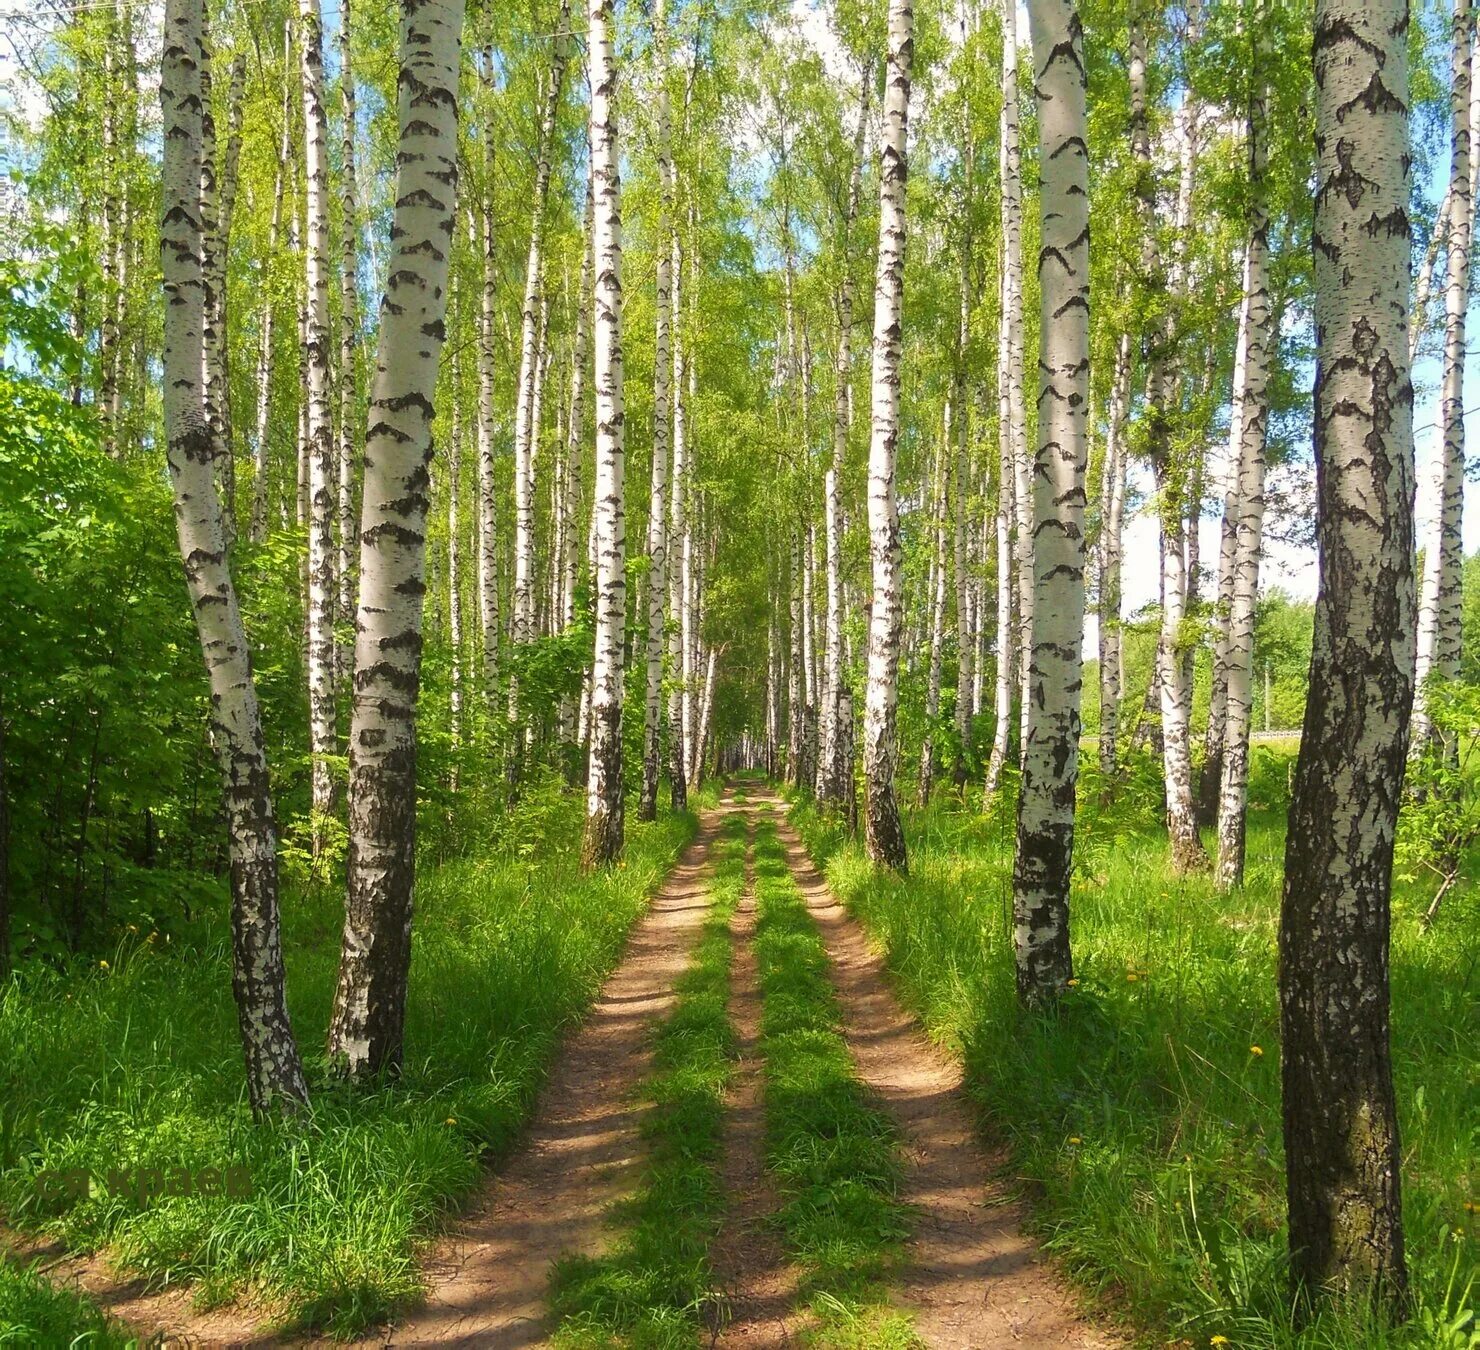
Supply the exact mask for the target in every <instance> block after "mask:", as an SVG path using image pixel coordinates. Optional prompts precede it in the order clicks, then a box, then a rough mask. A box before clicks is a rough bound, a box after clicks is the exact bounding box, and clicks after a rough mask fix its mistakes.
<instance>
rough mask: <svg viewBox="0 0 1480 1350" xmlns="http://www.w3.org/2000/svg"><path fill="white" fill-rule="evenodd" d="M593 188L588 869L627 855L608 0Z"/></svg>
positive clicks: (601, 5)
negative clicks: (593, 535) (592, 567)
mask: <svg viewBox="0 0 1480 1350" xmlns="http://www.w3.org/2000/svg"><path fill="white" fill-rule="evenodd" d="M587 12H588V15H589V18H590V40H589V45H588V51H589V53H590V55H589V60H590V64H591V178H592V181H593V183H594V191H595V193H596V215H595V218H594V220H593V222H592V226H593V239H592V247H593V249H594V252H595V257H596V286H595V308H594V315H595V318H594V330H595V336H596V504H595V521H596V656H595V661H594V663H593V665H592V668H591V758H590V767H589V770H588V773H587V780H586V833H585V838H584V840H583V841H582V844H581V861H582V864H583V866H585V867H587V868H592V867H599V866H601V865H603V864H605V863H609V862H613V861H615V860H616V859H617V858H618V857H619V856H620V855H621V852H622V846H623V806H624V803H623V797H622V644H623V638H624V630H625V627H626V619H627V581H626V576H625V567H626V559H627V526H626V506H625V467H626V466H625V460H624V444H623V441H624V437H623V409H622V206H621V190H622V189H621V179H620V175H619V165H620V158H619V154H618V149H617V113H616V99H617V67H616V55H615V50H614V47H615V33H614V31H613V30H614V28H615V21H614V17H613V0H589V7H588V11H587Z"/></svg>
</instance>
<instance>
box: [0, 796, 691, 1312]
mask: <svg viewBox="0 0 1480 1350" xmlns="http://www.w3.org/2000/svg"><path fill="white" fill-rule="evenodd" d="M580 818H581V803H580V801H579V800H578V798H576V797H575V796H568V797H563V798H558V799H553V798H552V800H551V801H550V802H549V804H548V807H547V809H546V811H545V812H544V817H543V821H542V828H541V830H540V833H541V835H542V842H541V844H540V846H539V848H538V851H537V856H536V857H533V858H526V857H522V856H515V857H509V856H500V857H492V858H484V859H479V860H471V861H463V862H456V863H450V864H447V865H445V866H443V867H440V868H437V869H435V870H429V871H426V872H424V874H423V876H422V878H421V880H420V882H419V884H418V887H417V917H416V937H415V944H414V956H413V966H412V972H411V999H410V1007H409V1011H408V1020H407V1032H406V1065H405V1071H404V1073H403V1075H402V1076H401V1078H400V1080H399V1081H398V1082H395V1083H393V1084H386V1085H383V1086H380V1087H377V1088H372V1089H370V1090H364V1089H360V1090H356V1089H352V1088H348V1087H345V1086H341V1085H336V1084H334V1083H333V1082H331V1081H330V1080H329V1079H328V1078H327V1076H326V1073H325V1066H324V1063H323V1054H322V1049H321V1045H322V1042H321V1039H320V1038H321V1037H322V1035H323V1030H324V1028H325V1026H326V1025H327V1021H328V1015H329V1008H330V1004H331V1001H332V998H333V991H334V980H335V972H336V967H337V962H338V954H339V933H340V926H341V922H342V920H341V913H342V911H341V904H342V901H341V897H340V895H339V893H338V892H337V890H336V889H334V888H328V887H326V888H322V889H321V890H319V891H317V892H312V893H295V894H290V895H289V896H288V897H287V898H286V900H285V905H284V910H285V913H284V927H285V944H284V945H285V950H286V953H287V961H288V989H289V999H290V1004H291V1008H292V1013H293V1018H294V1025H295V1027H296V1029H297V1032H298V1036H299V1041H300V1044H301V1045H302V1047H303V1048H304V1051H305V1053H306V1055H307V1056H308V1057H309V1058H310V1066H309V1067H310V1074H311V1077H312V1078H313V1080H314V1081H313V1088H314V1105H313V1110H312V1113H311V1114H310V1115H309V1116H307V1117H306V1118H305V1119H303V1120H301V1121H299V1122H295V1123H292V1124H286V1125H255V1124H253V1123H252V1121H251V1118H250V1115H249V1112H248V1109H247V1106H246V1102H245V1100H244V1096H243V1075H242V1069H241V1051H240V1048H239V1044H238V1041H237V1033H236V1020H235V1013H234V1010H233V1006H232V1001H231V993H230V976H229V961H228V947H227V935H226V931H225V927H224V924H223V923H222V921H221V917H220V915H219V914H216V915H213V916H208V917H207V918H205V919H203V920H202V921H201V922H200V923H199V924H198V925H197V928H198V931H196V932H194V933H193V934H186V935H184V936H180V935H177V936H176V938H175V940H174V941H173V943H172V945H168V946H167V945H166V944H165V943H164V942H162V941H151V940H150V939H149V935H147V934H140V935H137V937H131V939H130V940H129V941H128V942H127V943H125V944H124V945H122V946H120V948H119V949H118V951H116V952H115V953H113V954H112V956H111V957H110V958H109V960H108V961H107V963H106V966H104V965H102V964H100V965H99V966H97V967H94V968H93V969H91V970H90V971H87V972H83V971H78V970H75V969H74V970H71V971H67V972H64V973H49V972H47V971H44V970H39V969H32V970H28V971H27V972H25V973H24V974H23V975H22V976H21V977H20V978H18V979H17V980H16V981H14V982H12V983H11V984H9V985H7V986H5V987H4V988H3V990H0V1211H3V1213H4V1215H5V1217H6V1219H7V1221H8V1222H10V1223H11V1224H13V1225H15V1226H16V1227H20V1228H25V1229H30V1230H42V1231H46V1232H48V1233H51V1234H53V1235H55V1236H57V1237H59V1238H60V1239H61V1240H62V1241H63V1242H64V1243H65V1244H66V1245H67V1246H69V1247H71V1248H74V1249H80V1250H94V1249H98V1248H106V1249H107V1251H108V1254H109V1256H110V1257H111V1258H112V1259H113V1260H115V1261H116V1262H117V1263H118V1264H119V1265H120V1266H121V1267H122V1268H123V1269H125V1270H126V1271H128V1272H130V1273H131V1274H142V1275H145V1276H147V1277H150V1278H152V1279H154V1280H156V1281H159V1282H163V1281H165V1280H169V1281H172V1282H173V1281H181V1280H185V1281H193V1282H195V1286H196V1290H197V1294H198V1297H199V1299H200V1300H201V1301H202V1302H203V1303H210V1302H213V1301H220V1300H225V1299H229V1298H233V1297H236V1296H239V1295H243V1294H249V1295H254V1296H256V1297H257V1298H258V1299H260V1300H261V1301H262V1302H263V1303H264V1304H265V1305H266V1307H267V1309H268V1310H269V1311H270V1312H271V1313H272V1314H273V1315H274V1317H275V1318H276V1319H277V1320H278V1321H279V1322H280V1323H282V1324H284V1325H295V1326H300V1327H302V1326H312V1327H322V1328H326V1329H329V1330H331V1331H334V1332H339V1333H344V1332H351V1331H354V1330H357V1329H359V1328H360V1327H363V1326H364V1325H366V1324H367V1323H369V1322H371V1321H373V1320H375V1319H378V1318H381V1317H384V1316H385V1315H387V1314H388V1313H390V1312H392V1311H394V1310H395V1309H396V1308H398V1307H400V1306H402V1305H404V1304H406V1303H408V1302H410V1301H413V1300H415V1299H416V1298H417V1297H418V1295H419V1293H420V1289H421V1281H420V1273H419V1267H418V1261H417V1250H418V1244H419V1242H420V1241H422V1240H423V1239H425V1238H426V1237H427V1236H428V1235H429V1234H430V1233H431V1232H432V1231H433V1230H434V1229H435V1227H436V1226H437V1224H438V1222H439V1220H440V1219H441V1218H442V1217H443V1216H444V1215H445V1214H446V1212H447V1211H448V1210H450V1209H452V1208H454V1207H455V1206H456V1204H457V1202H458V1201H459V1200H460V1199H461V1198H463V1197H465V1196H466V1195H467V1194H468V1193H469V1192H470V1191H471V1190H472V1189H473V1187H474V1185H475V1183H476V1181H477V1179H478V1177H479V1173H480V1169H481V1167H482V1165H483V1164H484V1163H485V1162H487V1161H488V1160H489V1159H492V1158H497V1157H498V1156H500V1155H501V1154H503V1153H505V1152H506V1151H507V1150H508V1149H509V1148H510V1146H511V1145H512V1144H513V1143H514V1142H515V1141H516V1139H517V1137H518V1135H519V1132H520V1130H521V1128H522V1126H523V1124H524V1122H525V1120H526V1117H527V1116H528V1113H529V1110H530V1108H531V1105H532V1103H533V1101H534V1097H535V1093H536V1091H537V1089H538V1087H539V1085H540V1083H541V1081H542V1080H543V1078H544V1075H545V1072H546V1068H547V1066H548V1064H549V1061H550V1058H551V1055H552V1054H553V1052H554V1051H555V1049H556V1047H557V1045H558V1044H559V1041H560V1037H561V1035H562V1034H563V1032H564V1031H565V1030H566V1029H567V1028H568V1027H569V1026H570V1025H571V1024H572V1023H573V1022H575V1021H577V1020H578V1019H579V1018H580V1017H581V1016H582V1015H583V1014H584V1012H585V1011H586V1009H587V1007H588V1006H589V1004H590V1002H591V1000H592V998H593V997H594V995H595V993H596V992H597V990H598V989H599V987H600V984H601V981H602V979H603V978H604V977H605V975H606V974H607V973H608V971H610V969H611V968H612V966H613V965H614V964H615V963H616V960H617V958H618V956H619V955H620V952H621V949H622V945H623V942H624V940H625V938H626V934H627V931H628V929H629V927H630V926H631V924H632V922H633V921H634V919H636V918H637V916H638V915H639V914H640V913H641V912H642V911H643V909H644V908H645V906H646V903H647V897H648V896H649V895H650V894H651V893H652V891H653V890H654V889H655V888H656V886H657V885H658V884H659V883H660V882H661V881H662V879H663V878H664V876H665V875H666V874H667V872H668V870H669V868H670V866H671V865H672V863H673V861H674V859H675V857H676V856H677V853H678V852H679V850H680V848H681V847H682V846H683V845H684V844H685V843H686V842H687V841H688V840H689V839H690V838H691V837H692V835H693V832H694V828H695V822H694V818H693V817H692V816H691V815H683V816H677V817H673V816H668V815H664V816H663V817H661V818H660V820H659V821H658V822H657V823H656V824H654V825H632V826H629V836H628V848H627V858H626V861H625V862H624V863H623V864H621V865H620V866H619V867H617V868H615V869H612V870H611V871H609V872H605V873H601V874H598V875H595V876H590V877H586V876H582V875H581V873H580V871H579V865H578V848H579V839H580ZM229 1165H238V1166H243V1167H245V1168H246V1169H247V1172H248V1173H249V1174H250V1177H251V1182H252V1194H251V1196H250V1197H249V1198H235V1199H231V1198H227V1197H224V1196H214V1197H201V1196H169V1197H164V1198H160V1199H157V1200H155V1201H154V1202H153V1203H148V1204H142V1205H141V1204H140V1203H138V1202H137V1201H136V1200H135V1199H134V1198H132V1197H128V1196H122V1195H115V1194H112V1193H110V1192H109V1191H108V1190H107V1189H106V1188H105V1187H97V1188H96V1189H95V1190H94V1193H93V1194H91V1195H90V1196H88V1197H86V1198H83V1199H82V1200H81V1202H80V1203H74V1202H72V1201H61V1202H58V1201H56V1200H53V1199H49V1198H48V1197H46V1196H45V1195H43V1193H42V1192H41V1191H40V1190H39V1189H38V1187H37V1185H36V1177H37V1174H38V1173H40V1172H42V1171H44V1170H46V1169H52V1168H61V1169H66V1168H82V1169H85V1170H86V1171H88V1172H90V1173H91V1174H93V1175H94V1176H95V1177H98V1178H102V1177H105V1176H106V1175H107V1173H108V1171H109V1170H110V1169H111V1168H114V1167H147V1166H155V1167H161V1168H164V1169H169V1168H174V1167H182V1166H183V1167H188V1168H192V1169H196V1168H201V1167H223V1166H229Z"/></svg>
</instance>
